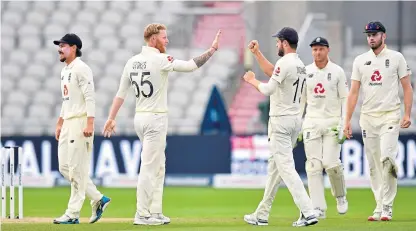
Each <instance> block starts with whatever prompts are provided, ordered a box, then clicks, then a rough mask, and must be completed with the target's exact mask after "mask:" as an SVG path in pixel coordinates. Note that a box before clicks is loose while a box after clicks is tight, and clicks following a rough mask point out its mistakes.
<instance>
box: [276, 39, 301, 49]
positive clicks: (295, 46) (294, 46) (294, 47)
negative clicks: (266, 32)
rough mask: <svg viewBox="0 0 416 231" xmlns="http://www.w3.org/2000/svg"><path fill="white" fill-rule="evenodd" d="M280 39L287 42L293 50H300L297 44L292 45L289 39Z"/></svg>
mask: <svg viewBox="0 0 416 231" xmlns="http://www.w3.org/2000/svg"><path fill="white" fill-rule="evenodd" d="M279 39H280V42H283V41H286V42H287V43H288V44H289V46H290V48H292V49H295V50H296V49H297V48H298V44H297V43H290V42H289V41H288V40H287V39H283V38H279Z"/></svg>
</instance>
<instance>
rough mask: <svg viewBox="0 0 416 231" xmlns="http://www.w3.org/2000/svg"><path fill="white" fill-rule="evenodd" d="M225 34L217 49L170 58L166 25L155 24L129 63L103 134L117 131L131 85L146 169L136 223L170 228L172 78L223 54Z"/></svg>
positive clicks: (140, 180)
mask: <svg viewBox="0 0 416 231" xmlns="http://www.w3.org/2000/svg"><path fill="white" fill-rule="evenodd" d="M220 35H221V31H218V33H217V35H216V37H215V39H214V41H213V42H212V45H211V47H210V48H209V49H208V50H207V51H205V52H204V53H203V54H201V55H200V56H198V57H195V58H193V59H191V60H188V61H182V60H178V59H174V58H173V57H172V56H170V55H168V54H166V46H167V45H168V43H169V40H168V36H167V28H166V26H165V25H163V24H157V23H153V24H149V25H148V26H147V27H146V28H145V30H144V40H145V41H146V43H147V45H146V46H143V48H142V51H141V53H139V54H137V55H135V56H133V57H132V58H131V59H129V60H128V61H127V63H126V65H125V67H124V71H123V74H122V75H121V80H120V86H119V90H118V92H117V95H116V96H115V98H114V101H113V104H112V106H111V110H110V115H109V117H108V120H107V122H106V124H105V125H104V129H103V134H104V136H105V137H110V136H111V134H112V133H113V132H114V131H115V126H116V121H115V118H116V115H117V112H118V110H119V109H120V107H121V105H122V104H123V102H124V98H125V97H126V95H127V92H128V90H129V89H130V87H133V89H134V92H135V93H134V94H135V96H136V114H135V117H134V127H135V130H136V132H137V135H138V137H139V139H140V140H141V142H142V143H143V149H142V153H141V166H140V173H139V178H138V183H137V211H136V214H135V218H134V222H133V224H135V225H162V224H168V223H169V222H170V219H169V218H168V217H166V216H164V215H163V213H162V197H163V183H164V179H165V160H166V157H165V147H166V135H167V129H168V115H167V113H168V106H167V101H168V82H169V78H168V74H169V72H172V71H177V72H192V71H194V70H196V69H198V68H200V67H201V66H202V65H204V64H205V63H206V62H207V61H208V60H209V59H210V58H211V57H212V56H213V55H214V53H215V52H216V51H217V50H218V42H219V38H220Z"/></svg>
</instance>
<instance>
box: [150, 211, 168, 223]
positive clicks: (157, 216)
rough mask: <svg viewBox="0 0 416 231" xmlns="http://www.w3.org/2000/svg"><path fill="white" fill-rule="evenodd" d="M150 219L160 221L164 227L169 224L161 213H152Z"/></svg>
mask: <svg viewBox="0 0 416 231" xmlns="http://www.w3.org/2000/svg"><path fill="white" fill-rule="evenodd" d="M151 217H153V218H156V219H159V220H161V221H162V222H163V224H164V225H166V224H169V223H170V218H169V217H167V216H165V215H163V214H162V213H153V214H152V215H151Z"/></svg>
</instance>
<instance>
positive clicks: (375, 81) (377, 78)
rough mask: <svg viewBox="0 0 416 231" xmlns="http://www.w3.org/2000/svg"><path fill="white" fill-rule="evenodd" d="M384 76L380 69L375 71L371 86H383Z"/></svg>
mask: <svg viewBox="0 0 416 231" xmlns="http://www.w3.org/2000/svg"><path fill="white" fill-rule="evenodd" d="M381 79H382V76H381V74H380V71H378V70H377V71H374V73H373V74H372V75H371V82H370V84H369V85H370V86H381V85H383V83H382V82H381Z"/></svg>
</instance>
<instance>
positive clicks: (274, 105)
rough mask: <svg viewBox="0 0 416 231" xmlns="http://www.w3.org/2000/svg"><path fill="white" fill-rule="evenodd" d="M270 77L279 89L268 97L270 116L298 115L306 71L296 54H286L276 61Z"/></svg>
mask: <svg viewBox="0 0 416 231" xmlns="http://www.w3.org/2000/svg"><path fill="white" fill-rule="evenodd" d="M272 77H273V78H274V79H276V80H277V81H278V82H279V86H278V88H279V89H277V91H276V92H275V93H274V94H273V95H271V96H270V116H285V115H299V113H300V97H301V95H302V91H303V90H304V88H305V79H306V69H305V65H304V63H303V62H302V60H301V59H300V58H299V56H298V54H296V53H290V54H286V55H285V56H283V57H282V58H281V59H280V60H279V61H277V63H276V67H275V71H274V73H273V76H272Z"/></svg>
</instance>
